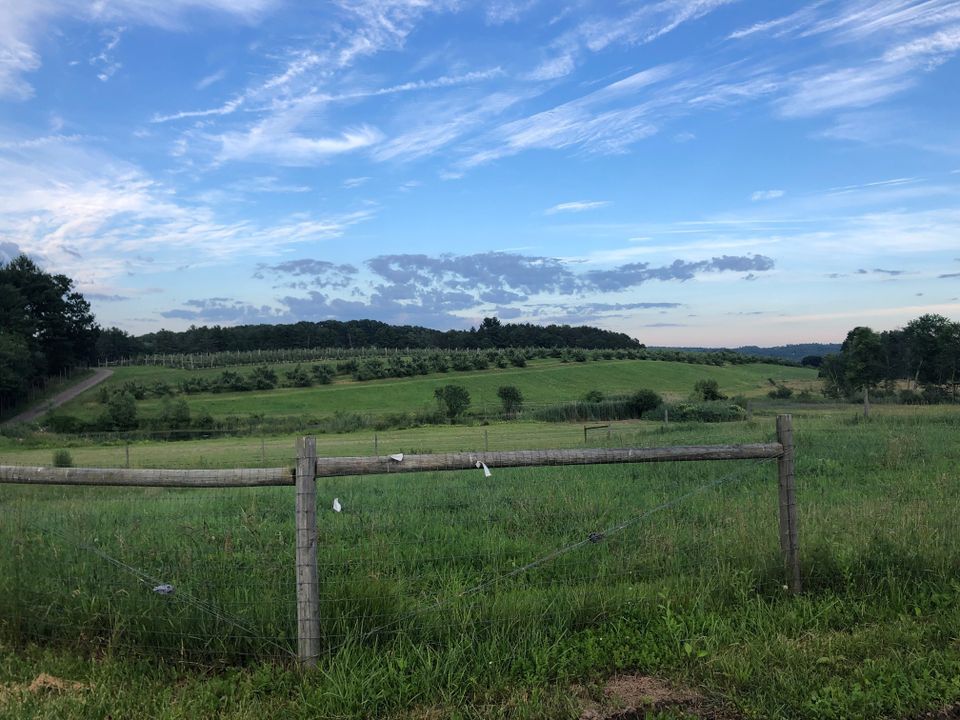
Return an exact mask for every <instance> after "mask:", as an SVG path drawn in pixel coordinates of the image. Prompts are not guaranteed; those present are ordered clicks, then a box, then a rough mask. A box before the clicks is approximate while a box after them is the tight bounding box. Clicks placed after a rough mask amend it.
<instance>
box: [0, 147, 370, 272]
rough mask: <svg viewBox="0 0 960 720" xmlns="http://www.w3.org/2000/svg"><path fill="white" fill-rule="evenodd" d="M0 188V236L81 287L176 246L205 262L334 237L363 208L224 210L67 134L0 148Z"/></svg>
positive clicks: (145, 266)
mask: <svg viewBox="0 0 960 720" xmlns="http://www.w3.org/2000/svg"><path fill="white" fill-rule="evenodd" d="M259 184H260V185H261V186H262V187H264V188H266V189H267V191H291V190H293V191H300V190H301V189H300V188H297V187H293V188H284V187H283V186H281V185H279V184H277V183H275V182H274V181H273V180H272V179H269V178H262V179H260V183H259ZM248 189H250V188H248ZM0 195H2V196H3V197H4V203H3V205H2V207H0V237H4V238H9V239H10V241H11V242H14V243H16V244H17V245H18V246H19V247H20V248H22V249H23V250H24V251H26V252H29V253H31V254H34V255H36V256H38V257H41V258H44V259H45V260H46V261H48V262H49V263H51V265H52V266H53V267H56V268H57V269H58V271H61V272H66V273H68V274H69V275H71V277H74V278H76V279H77V280H78V282H79V283H80V285H81V287H82V288H86V287H93V286H102V285H104V283H109V282H111V281H112V280H111V279H113V278H118V277H122V276H125V275H127V274H129V273H141V272H150V273H154V272H162V271H165V270H172V269H173V268H174V267H176V266H177V265H178V264H181V263H182V258H183V257H184V254H185V253H188V254H189V256H190V257H191V258H192V259H193V262H212V261H214V260H217V259H219V260H223V259H226V258H233V257H235V256H236V255H237V254H244V255H245V256H249V255H250V254H251V253H253V254H261V255H263V254H270V253H275V252H278V251H279V250H280V249H282V248H286V247H291V246H293V245H296V244H298V243H304V242H316V241H320V240H324V239H329V238H335V237H339V236H340V235H342V234H344V233H345V232H347V231H348V229H349V228H350V227H351V226H353V225H355V224H357V223H360V222H363V221H365V220H367V219H369V218H370V217H372V215H373V211H372V210H371V209H369V208H367V209H363V210H358V211H348V212H341V213H332V214H330V215H327V216H317V215H314V214H313V213H301V214H290V215H286V216H280V217H276V218H274V219H273V220H272V221H268V220H265V219H261V220H258V221H253V220H225V219H222V218H221V216H220V215H221V214H220V212H219V211H218V209H217V208H216V207H214V206H210V205H205V204H201V203H196V202H189V201H186V200H183V199H179V198H178V197H177V195H176V194H175V193H174V192H173V191H172V189H171V188H169V187H168V186H166V185H164V184H162V183H159V182H157V181H156V180H154V179H153V178H152V177H150V176H149V175H148V174H147V173H145V172H144V171H143V170H141V169H140V168H138V167H136V166H134V165H131V164H129V163H126V162H123V161H119V160H117V159H116V158H113V157H111V156H108V155H105V154H103V153H101V152H98V151H94V150H91V149H88V148H84V147H82V146H78V145H76V144H75V143H68V142H64V143H59V144H57V143H54V142H49V143H47V144H43V145H34V146H32V147H30V148H28V149H27V150H26V151H25V150H17V151H15V152H3V153H0ZM232 204H233V203H231V205H232Z"/></svg>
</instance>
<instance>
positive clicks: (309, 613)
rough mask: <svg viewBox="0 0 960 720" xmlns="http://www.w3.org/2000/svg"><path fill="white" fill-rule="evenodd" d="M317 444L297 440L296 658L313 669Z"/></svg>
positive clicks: (316, 633) (316, 636)
mask: <svg viewBox="0 0 960 720" xmlns="http://www.w3.org/2000/svg"><path fill="white" fill-rule="evenodd" d="M316 475H317V441H316V440H315V439H314V438H312V437H301V438H298V439H297V658H298V659H299V660H300V664H301V666H303V667H305V668H309V667H313V666H314V665H316V664H317V656H318V655H319V654H320V585H319V581H318V578H317V485H316Z"/></svg>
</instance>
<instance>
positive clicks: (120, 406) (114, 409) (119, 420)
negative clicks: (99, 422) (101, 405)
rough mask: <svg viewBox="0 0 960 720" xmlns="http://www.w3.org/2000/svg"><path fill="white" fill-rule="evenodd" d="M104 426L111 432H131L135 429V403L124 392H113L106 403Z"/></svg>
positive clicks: (128, 394) (133, 399)
mask: <svg viewBox="0 0 960 720" xmlns="http://www.w3.org/2000/svg"><path fill="white" fill-rule="evenodd" d="M104 420H105V422H104V423H103V424H105V425H106V426H107V427H109V428H110V429H112V430H133V429H134V428H136V427H137V401H136V399H135V398H134V397H133V395H132V394H130V393H129V392H127V391H126V390H121V391H120V392H115V393H113V395H111V396H110V399H109V400H108V401H107V410H106V413H105V416H104Z"/></svg>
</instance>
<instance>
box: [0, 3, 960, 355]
mask: <svg viewBox="0 0 960 720" xmlns="http://www.w3.org/2000/svg"><path fill="white" fill-rule="evenodd" d="M958 52H960V0H818V1H816V2H764V1H760V0H654V1H652V2H640V1H638V0H620V1H614V0H605V1H603V2H601V1H599V0H597V1H595V2H589V1H586V0H584V1H582V2H568V3H560V2H548V1H547V0H488V1H487V2H470V1H469V0H337V1H334V2H284V1H283V0H164V2H162V3H161V2H152V0H96V1H95V2H89V1H86V0H84V1H81V0H30V2H23V3H17V2H0V259H4V258H7V257H10V256H12V255H13V254H16V253H17V252H21V251H23V252H27V253H29V254H30V255H32V256H33V257H35V258H37V259H38V260H39V261H40V262H41V264H42V265H43V266H44V267H45V268H47V269H48V270H50V271H56V272H63V273H66V274H68V275H70V276H71V277H73V278H74V279H75V280H76V281H77V284H78V286H79V288H80V289H81V290H82V291H83V292H84V294H85V295H86V296H87V297H88V298H89V299H90V300H91V302H92V304H93V306H94V310H95V312H96V313H97V316H98V318H99V320H100V322H101V323H102V324H104V325H117V326H119V327H121V328H124V329H126V330H129V331H132V332H135V333H141V332H147V331H151V330H156V329H159V328H161V327H166V328H169V329H181V328H185V327H187V326H189V325H191V324H197V325H200V324H237V323H250V322H292V321H296V320H302V319H306V320H321V319H327V318H335V319H343V320H347V319H356V318H367V317H369V318H375V319H378V320H383V321H387V322H396V323H414V324H424V325H428V326H431V327H440V328H449V327H469V326H470V325H474V324H476V323H477V322H479V320H480V319H481V318H483V317H484V316H488V315H497V316H499V317H500V318H501V319H503V320H511V321H530V322H537V323H548V322H566V323H574V324H580V323H589V324H594V325H599V326H601V327H606V328H610V329H615V330H620V331H624V332H627V333H629V334H630V335H631V336H634V337H637V338H639V339H640V340H642V341H644V342H646V343H648V344H672V345H731V346H732V345H740V344H748V343H749V344H761V345H768V344H780V343H784V342H803V341H827V342H829V341H837V340H841V339H842V338H843V336H844V335H845V333H846V331H847V330H849V329H850V328H851V327H853V326H855V325H859V324H866V325H871V326H873V327H875V328H878V329H886V328H893V327H897V326H901V325H903V324H904V323H905V322H907V321H909V320H910V319H912V318H914V317H916V316H917V315H919V314H921V313H924V312H939V313H942V314H945V315H948V316H951V317H953V318H957V317H960V300H958V296H960V202H958V201H960V82H958V80H960V59H958V57H957V54H958Z"/></svg>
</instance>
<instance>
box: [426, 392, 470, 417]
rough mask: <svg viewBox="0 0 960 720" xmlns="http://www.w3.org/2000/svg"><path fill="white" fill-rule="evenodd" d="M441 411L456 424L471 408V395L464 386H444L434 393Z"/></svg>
mask: <svg viewBox="0 0 960 720" xmlns="http://www.w3.org/2000/svg"><path fill="white" fill-rule="evenodd" d="M433 397H434V398H435V399H436V401H437V405H438V406H439V408H440V411H441V412H442V413H443V414H444V415H446V416H447V418H448V419H449V420H450V422H454V421H455V420H456V419H457V418H458V417H459V416H460V415H462V414H463V412H464V411H465V410H466V409H467V408H468V407H469V406H470V393H469V392H467V389H466V388H465V387H463V386H462V385H444V386H443V387H438V388H437V389H436V390H434V391H433Z"/></svg>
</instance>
